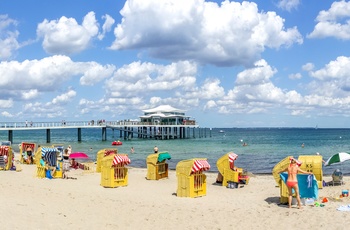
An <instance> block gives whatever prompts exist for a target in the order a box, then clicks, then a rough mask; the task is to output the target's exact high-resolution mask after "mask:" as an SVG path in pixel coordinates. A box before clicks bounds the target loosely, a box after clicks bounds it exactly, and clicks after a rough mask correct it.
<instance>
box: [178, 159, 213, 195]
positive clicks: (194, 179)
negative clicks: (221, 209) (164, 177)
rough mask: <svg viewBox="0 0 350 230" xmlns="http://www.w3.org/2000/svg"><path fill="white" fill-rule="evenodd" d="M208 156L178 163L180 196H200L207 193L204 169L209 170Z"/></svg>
mask: <svg viewBox="0 0 350 230" xmlns="http://www.w3.org/2000/svg"><path fill="white" fill-rule="evenodd" d="M209 169H210V165H209V163H208V161H207V159H206V158H194V159H189V160H182V161H180V162H179V163H177V165H176V177H177V192H176V195H177V196H178V197H191V198H194V197H200V196H205V195H206V194H207V180H206V179H207V177H206V175H205V174H203V171H206V170H209Z"/></svg>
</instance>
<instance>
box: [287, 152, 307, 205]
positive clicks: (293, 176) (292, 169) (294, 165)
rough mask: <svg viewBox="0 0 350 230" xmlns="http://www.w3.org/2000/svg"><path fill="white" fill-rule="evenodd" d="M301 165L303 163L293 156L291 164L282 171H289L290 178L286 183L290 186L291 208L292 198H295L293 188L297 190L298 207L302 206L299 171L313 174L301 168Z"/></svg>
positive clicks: (289, 202)
mask: <svg viewBox="0 0 350 230" xmlns="http://www.w3.org/2000/svg"><path fill="white" fill-rule="evenodd" d="M300 165H301V163H300V162H299V161H297V160H295V159H294V158H293V157H292V158H290V164H289V166H288V167H287V168H286V169H285V170H283V171H282V172H285V171H287V172H288V179H287V182H286V185H287V187H288V195H289V197H288V205H289V208H291V207H292V198H293V192H292V189H294V191H295V196H296V198H297V201H298V207H299V208H301V202H300V195H299V186H298V178H297V174H298V173H304V174H312V172H306V171H304V170H301V169H300V168H299V166H300Z"/></svg>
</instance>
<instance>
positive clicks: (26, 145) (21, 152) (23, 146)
mask: <svg viewBox="0 0 350 230" xmlns="http://www.w3.org/2000/svg"><path fill="white" fill-rule="evenodd" d="M28 148H31V149H32V157H33V164H35V156H34V153H35V149H36V144H35V143H28V142H22V143H21V144H20V146H19V155H20V160H19V161H20V162H21V163H22V164H26V163H27V162H26V161H25V160H24V159H25V158H26V154H27V149H28Z"/></svg>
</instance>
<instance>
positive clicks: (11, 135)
mask: <svg viewBox="0 0 350 230" xmlns="http://www.w3.org/2000/svg"><path fill="white" fill-rule="evenodd" d="M8 140H9V141H11V143H13V131H12V130H9V135H8Z"/></svg>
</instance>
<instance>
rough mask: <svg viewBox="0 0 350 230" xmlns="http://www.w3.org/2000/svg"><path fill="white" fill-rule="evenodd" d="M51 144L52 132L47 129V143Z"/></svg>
mask: <svg viewBox="0 0 350 230" xmlns="http://www.w3.org/2000/svg"><path fill="white" fill-rule="evenodd" d="M50 142H51V132H50V129H46V143H50Z"/></svg>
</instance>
